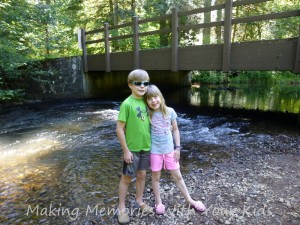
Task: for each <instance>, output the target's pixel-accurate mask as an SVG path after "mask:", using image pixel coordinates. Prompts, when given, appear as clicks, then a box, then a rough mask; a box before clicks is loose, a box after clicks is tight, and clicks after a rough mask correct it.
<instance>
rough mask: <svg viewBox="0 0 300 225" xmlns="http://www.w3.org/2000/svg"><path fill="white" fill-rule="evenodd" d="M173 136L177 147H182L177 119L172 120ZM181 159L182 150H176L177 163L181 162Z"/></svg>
mask: <svg viewBox="0 0 300 225" xmlns="http://www.w3.org/2000/svg"><path fill="white" fill-rule="evenodd" d="M172 128H173V129H172V134H173V139H174V142H175V146H180V134H179V129H178V125H177V121H176V119H174V120H172ZM179 159H180V148H179V149H175V161H179Z"/></svg>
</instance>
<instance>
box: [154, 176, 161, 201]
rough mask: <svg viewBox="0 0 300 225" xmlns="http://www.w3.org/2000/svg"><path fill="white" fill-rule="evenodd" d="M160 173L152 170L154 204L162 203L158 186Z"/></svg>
mask: <svg viewBox="0 0 300 225" xmlns="http://www.w3.org/2000/svg"><path fill="white" fill-rule="evenodd" d="M160 175H161V171H157V172H152V189H153V193H154V196H155V204H156V205H159V204H162V201H161V198H160V187H159V180H160Z"/></svg>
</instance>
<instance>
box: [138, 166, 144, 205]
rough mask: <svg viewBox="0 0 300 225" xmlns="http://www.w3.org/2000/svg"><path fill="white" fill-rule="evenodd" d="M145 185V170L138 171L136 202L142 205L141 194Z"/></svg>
mask: <svg viewBox="0 0 300 225" xmlns="http://www.w3.org/2000/svg"><path fill="white" fill-rule="evenodd" d="M145 183H146V170H138V171H137V173H136V202H137V203H138V204H139V205H142V204H143V194H144V190H145Z"/></svg>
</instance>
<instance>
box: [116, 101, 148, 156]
mask: <svg viewBox="0 0 300 225" xmlns="http://www.w3.org/2000/svg"><path fill="white" fill-rule="evenodd" d="M118 120H120V121H123V122H125V123H126V125H125V127H126V134H125V136H126V143H127V146H128V149H129V150H130V151H132V152H139V151H141V150H144V151H150V148H151V137H150V120H149V116H148V112H147V107H146V104H145V102H144V100H143V99H136V98H134V97H132V96H129V97H128V98H126V99H125V101H124V102H123V103H122V104H121V107H120V112H119V115H118Z"/></svg>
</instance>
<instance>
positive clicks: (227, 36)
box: [78, 0, 300, 73]
mask: <svg viewBox="0 0 300 225" xmlns="http://www.w3.org/2000/svg"><path fill="white" fill-rule="evenodd" d="M267 1H270V0H241V1H235V2H233V0H226V3H224V4H219V5H214V6H210V7H204V8H198V9H193V10H190V11H184V12H179V11H178V9H176V8H174V9H173V10H172V14H167V15H162V16H158V17H153V18H148V19H142V20H139V18H138V17H136V16H134V17H133V18H132V22H129V23H124V24H120V25H114V26H109V24H108V23H105V24H104V26H103V28H100V29H96V30H92V31H85V29H80V32H79V33H78V39H79V45H80V46H81V48H82V50H83V61H84V70H85V72H87V71H88V54H87V46H88V45H91V44H94V43H103V44H104V49H105V53H104V54H105V71H106V72H110V71H111V51H110V43H111V41H115V40H124V39H129V38H130V39H132V43H133V48H132V51H133V66H134V68H139V67H140V38H141V37H145V36H149V35H156V34H159V35H160V34H171V56H170V60H171V70H172V71H178V65H179V64H178V48H179V41H180V40H179V33H180V32H188V31H190V30H197V29H202V28H212V27H219V26H220V27H223V51H222V52H223V56H222V71H223V72H229V71H230V70H231V67H230V63H231V62H230V60H231V44H232V26H233V25H235V24H242V23H253V22H259V21H267V20H274V19H281V18H289V17H298V16H300V9H298V10H291V11H284V12H277V13H269V14H264V15H257V16H248V17H243V18H233V8H234V7H238V6H246V5H250V4H257V3H263V2H267ZM215 10H224V15H223V18H224V20H221V21H214V22H206V23H205V22H204V23H199V24H195V25H184V26H179V19H180V17H184V16H191V15H194V14H199V13H207V12H212V11H215ZM162 20H171V24H172V25H171V28H164V29H159V30H152V31H146V32H139V28H140V26H141V25H143V24H146V23H150V22H157V21H162ZM122 28H131V31H132V33H130V34H126V35H117V36H110V32H111V31H112V30H118V29H122ZM95 34H102V37H103V38H100V39H96V40H87V36H92V35H95ZM298 36H299V37H298V41H297V49H296V56H295V62H294V65H295V66H294V72H296V73H300V29H299V35H298Z"/></svg>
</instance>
